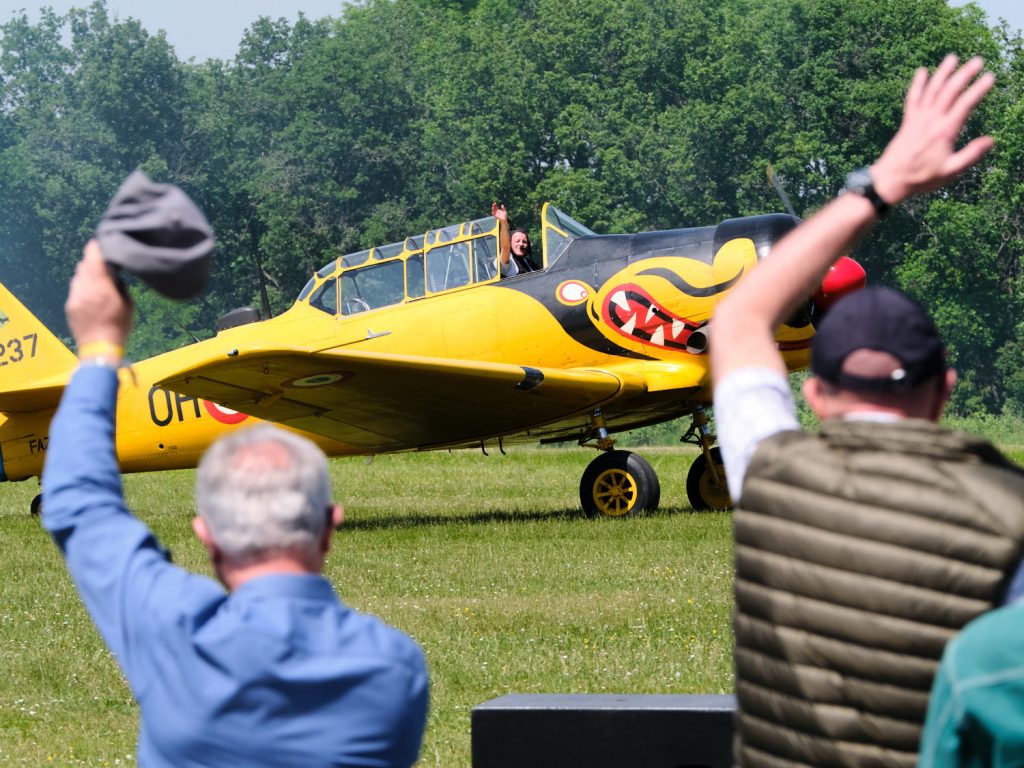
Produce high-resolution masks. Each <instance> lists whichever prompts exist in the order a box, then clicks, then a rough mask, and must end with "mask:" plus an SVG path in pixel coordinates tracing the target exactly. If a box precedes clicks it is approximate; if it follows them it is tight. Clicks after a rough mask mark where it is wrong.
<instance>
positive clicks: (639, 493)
mask: <svg viewBox="0 0 1024 768" xmlns="http://www.w3.org/2000/svg"><path fill="white" fill-rule="evenodd" d="M660 500H661V483H660V482H659V481H658V475H657V473H656V472H655V471H654V468H653V467H652V466H651V465H650V464H648V463H647V461H646V460H644V459H643V458H642V457H640V456H637V455H636V454H635V453H630V452H629V451H607V452H606V453H602V454H601V455H600V456H598V457H597V458H596V459H594V460H593V461H592V462H590V465H589V466H588V467H587V470H586V471H585V472H584V473H583V479H582V480H581V481H580V503H581V504H582V505H583V511H584V512H585V513H586V514H587V515H588V516H589V517H594V516H595V515H598V514H601V515H607V516H609V517H622V516H623V515H628V514H630V513H631V512H633V511H634V510H638V509H643V510H651V509H657V508H658V502H659V501H660Z"/></svg>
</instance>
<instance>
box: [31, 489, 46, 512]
mask: <svg viewBox="0 0 1024 768" xmlns="http://www.w3.org/2000/svg"><path fill="white" fill-rule="evenodd" d="M42 509H43V495H42V494H41V493H37V494H36V495H35V498H33V499H32V501H31V503H30V504H29V505H28V511H29V512H31V513H32V514H33V515H38V514H39V513H40V512H41V511H42Z"/></svg>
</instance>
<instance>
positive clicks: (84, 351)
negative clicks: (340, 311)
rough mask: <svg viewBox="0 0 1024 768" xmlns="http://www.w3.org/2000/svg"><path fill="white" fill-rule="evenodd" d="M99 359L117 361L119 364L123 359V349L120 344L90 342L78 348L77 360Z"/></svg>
mask: <svg viewBox="0 0 1024 768" xmlns="http://www.w3.org/2000/svg"><path fill="white" fill-rule="evenodd" d="M94 357H100V358H104V359H106V360H117V361H118V362H120V361H121V360H123V359H124V347H122V346H121V345H120V344H115V343H114V342H112V341H92V342H90V343H88V344H83V345H82V346H80V347H79V348H78V359H79V360H85V359H86V358H90V359H91V358H94Z"/></svg>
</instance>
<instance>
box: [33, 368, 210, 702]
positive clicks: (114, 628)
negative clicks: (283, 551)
mask: <svg viewBox="0 0 1024 768" xmlns="http://www.w3.org/2000/svg"><path fill="white" fill-rule="evenodd" d="M117 376H118V373H117V371H116V370H114V369H113V368H110V367H107V366H99V365H92V366H83V367H81V368H79V370H78V371H76V372H75V374H74V376H73V377H72V379H71V381H70V382H69V383H68V386H67V388H66V389H65V391H64V396H63V398H62V400H61V404H60V407H59V408H58V409H57V413H56V415H55V416H54V418H53V421H52V422H51V424H50V442H49V447H48V450H47V455H46V463H45V466H44V468H43V478H42V487H43V503H42V514H43V525H44V526H45V527H46V529H47V530H48V531H49V532H50V534H51V535H52V536H53V539H54V541H55V542H56V543H57V546H58V547H59V548H60V550H61V552H62V553H63V555H64V559H65V561H66V563H67V567H68V571H69V572H70V574H71V577H72V579H73V580H74V582H75V585H76V587H77V588H78V592H79V594H80V595H81V597H82V601H83V602H84V603H85V606H86V608H87V610H88V611H89V614H90V616H92V619H93V621H94V622H95V624H96V627H97V629H98V630H99V631H100V634H101V635H102V636H103V639H104V640H105V641H106V643H107V645H108V647H109V648H110V650H111V651H112V652H113V653H114V656H115V657H116V658H117V660H118V663H119V664H120V665H121V668H122V669H123V670H124V672H125V674H126V677H127V678H128V680H129V681H130V682H131V683H132V687H133V690H135V689H136V688H137V687H138V686H139V685H144V684H145V682H146V677H147V675H146V672H145V669H144V668H143V669H139V670H138V673H136V670H135V669H134V667H137V666H140V662H141V661H142V660H141V659H140V658H139V654H138V653H136V649H137V647H138V646H144V645H145V643H144V642H142V638H141V637H140V634H139V631H140V628H141V627H143V626H144V625H145V623H150V624H152V623H159V622H158V621H157V620H158V619H159V618H161V616H162V614H163V613H164V612H165V611H167V610H168V608H169V607H170V606H177V607H178V608H179V609H180V608H181V607H183V606H182V601H186V606H188V605H189V604H191V606H192V607H195V605H196V603H197V602H202V601H209V600H210V599H215V598H217V597H219V596H222V595H223V590H222V589H221V588H220V587H219V585H217V584H216V582H213V581H212V580H210V579H207V578H205V577H201V576H195V575H193V574H189V573H188V572H187V571H184V570H183V569H180V568H177V567H176V566H174V565H172V564H171V563H170V560H169V557H168V555H167V553H166V552H165V551H164V550H163V549H162V548H161V547H160V545H159V542H158V541H157V540H156V537H155V536H154V535H153V533H152V532H151V531H150V530H149V528H147V527H146V526H145V525H144V524H143V523H142V522H141V521H139V520H137V519H136V518H135V517H134V516H132V514H131V512H129V510H128V508H127V506H126V505H125V501H124V495H123V492H122V488H121V475H120V470H119V467H118V464H117V456H116V453H115V441H114V440H115V423H114V422H115V413H116V406H117V390H118V378H117ZM141 666H142V667H145V665H144V664H141ZM136 693H137V690H136Z"/></svg>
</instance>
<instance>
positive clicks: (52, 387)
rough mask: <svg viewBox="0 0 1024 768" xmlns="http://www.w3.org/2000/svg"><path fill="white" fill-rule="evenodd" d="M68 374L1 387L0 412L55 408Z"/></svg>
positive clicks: (26, 411)
mask: <svg viewBox="0 0 1024 768" xmlns="http://www.w3.org/2000/svg"><path fill="white" fill-rule="evenodd" d="M67 378H68V377H67V376H66V375H61V376H59V377H57V378H55V379H53V380H51V381H41V382H39V383H36V384H32V385H31V386H17V387H13V388H9V389H8V388H5V389H0V413H31V412H33V411H42V410H55V409H56V408H57V406H58V405H59V404H60V398H61V396H62V395H63V394H64V385H65V384H66V383H67Z"/></svg>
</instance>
